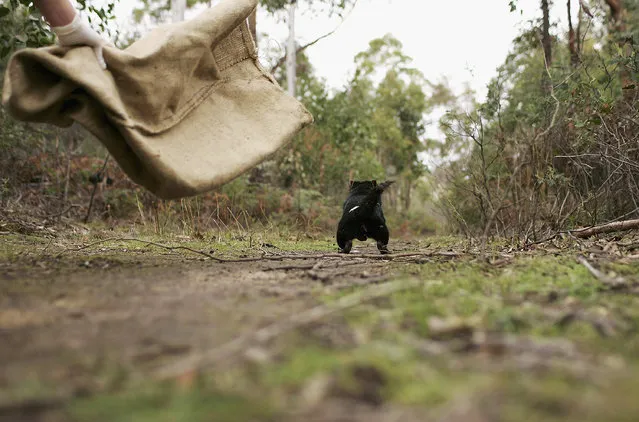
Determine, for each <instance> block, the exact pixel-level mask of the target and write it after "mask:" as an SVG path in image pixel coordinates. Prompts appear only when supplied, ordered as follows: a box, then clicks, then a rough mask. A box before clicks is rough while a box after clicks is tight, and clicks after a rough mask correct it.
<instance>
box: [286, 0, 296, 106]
mask: <svg viewBox="0 0 639 422" xmlns="http://www.w3.org/2000/svg"><path fill="white" fill-rule="evenodd" d="M296 3H297V1H296V0H291V4H290V6H289V9H288V43H287V45H286V50H287V51H286V82H287V84H288V93H289V95H291V96H292V97H294V96H295V76H296V72H295V65H296V62H297V59H296V57H295V56H296V51H295V6H296Z"/></svg>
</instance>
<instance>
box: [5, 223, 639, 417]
mask: <svg viewBox="0 0 639 422" xmlns="http://www.w3.org/2000/svg"><path fill="white" fill-rule="evenodd" d="M105 236H107V235H105V234H99V237H100V238H102V239H104V237H105ZM155 240H156V241H158V242H160V241H164V242H168V243H167V244H169V243H170V244H177V243H179V242H176V241H175V239H164V240H158V239H155ZM10 241H11V242H12V243H11V245H10V246H9V247H6V248H5V252H4V253H5V257H4V258H3V259H0V362H2V364H1V365H0V421H2V422H4V421H5V420H6V421H11V422H16V421H47V422H51V421H54V422H58V421H60V422H62V421H65V422H66V421H72V422H84V421H91V422H100V421H112V420H131V421H146V420H154V421H175V420H185V421H187V420H188V421H189V422H198V421H209V420H215V421H216V422H220V421H221V422H233V421H278V422H280V421H295V422H296V421H310V420H313V421H318V422H319V421H324V422H333V421H352V422H363V421H379V422H382V421H387V420H402V421H409V422H412V421H419V420H425V419H424V418H426V416H425V415H426V414H428V415H429V416H428V418H427V419H428V420H442V421H448V422H458V421H465V420H477V421H480V420H481V421H498V420H499V421H502V420H503V421H516V422H518V421H520V420H530V418H533V419H534V420H549V421H554V420H562V421H577V420H578V421H584V420H589V421H598V420H610V411H611V410H614V411H615V412H616V414H621V415H626V416H629V417H630V418H631V419H623V420H634V419H632V417H634V416H635V415H636V413H637V411H639V407H638V405H637V404H636V400H634V399H630V398H629V397H631V396H633V395H634V394H635V393H637V392H638V391H637V389H636V383H635V382H634V379H636V376H635V375H637V374H638V373H637V370H636V368H639V361H637V358H636V356H638V353H639V335H638V334H637V333H638V331H637V330H636V327H639V294H638V293H639V290H638V289H639V280H638V278H637V276H636V274H639V262H636V261H635V258H634V255H633V250H634V249H633V248H634V246H633V245H634V244H635V243H632V242H631V243H628V242H625V243H621V242H618V245H617V246H615V247H612V246H614V245H613V244H609V243H607V244H604V245H603V246H600V245H599V244H597V243H596V242H593V243H591V244H588V245H585V246H587V247H588V248H589V249H588V250H589V251H591V252H589V254H588V262H589V263H591V264H592V265H593V266H595V267H597V268H600V269H601V270H602V271H604V272H605V273H606V274H609V273H610V274H613V275H614V278H615V280H618V279H619V280H621V279H623V280H624V284H623V285H621V286H620V285H617V284H615V285H614V286H610V285H606V283H605V280H603V279H598V278H597V277H593V276H592V274H591V271H590V270H588V269H587V268H586V266H584V265H582V264H580V262H579V259H577V258H578V257H579V256H580V255H581V253H582V252H581V251H582V250H583V249H582V250H577V249H570V248H568V247H565V249H562V250H560V249H557V248H554V247H550V246H549V247H546V246H544V248H545V249H543V250H541V249H540V250H538V251H534V250H528V251H514V250H512V249H510V248H503V249H501V248H500V247H498V246H491V248H492V249H491V250H492V251H493V252H490V253H489V256H487V257H486V258H488V259H484V258H482V257H479V255H478V254H477V253H476V251H475V252H473V253H468V250H467V248H466V247H465V246H464V242H463V240H456V239H443V240H441V239H440V243H439V244H436V245H434V246H428V244H429V243H430V242H429V241H426V240H425V241H422V242H414V243H410V242H395V243H394V245H393V246H394V247H393V252H395V253H396V255H395V256H396V258H395V259H391V260H389V259H387V258H385V259H379V254H377V251H376V249H375V247H374V246H373V245H362V244H358V246H359V247H358V248H357V250H356V251H355V253H354V254H353V255H352V256H349V257H348V258H347V259H344V258H343V257H337V258H336V257H324V258H318V257H317V256H319V255H322V254H326V253H329V254H330V253H332V252H334V251H333V250H332V249H331V244H330V239H329V240H316V241H310V242H307V243H303V242H300V241H298V240H295V241H291V242H288V241H282V242H281V243H280V247H274V245H272V244H270V243H268V242H264V243H261V244H260V246H258V247H256V246H255V243H254V241H253V240H249V241H248V242H247V241H246V239H243V240H241V241H240V242H239V243H238V242H235V243H229V244H228V245H226V246H224V244H223V243H224V242H218V244H217V245H216V248H217V250H216V251H214V252H211V253H214V256H215V257H220V258H237V257H242V256H254V257H257V256H264V255H267V256H269V257H271V258H276V259H272V260H260V261H253V262H241V263H237V262H236V263H228V262H214V260H210V259H207V258H201V255H199V256H198V255H197V254H195V253H191V252H189V251H186V250H179V251H178V250H171V251H168V250H166V249H162V248H158V247H149V245H144V244H142V243H140V242H138V243H131V242H118V241H117V240H114V241H109V242H104V243H102V242H101V241H100V242H96V244H95V245H94V246H91V247H87V248H84V247H81V248H79V249H78V247H77V246H78V245H82V244H84V245H89V244H93V240H92V239H87V238H82V239H80V240H79V239H77V237H76V238H74V239H72V240H64V239H58V240H56V239H54V240H47V239H36V240H33V239H31V240H30V239H29V238H27V237H15V238H11V239H10ZM229 242H230V241H229ZM287 242H288V243H287ZM455 242H456V244H455V246H454V247H453V248H452V249H455V250H456V251H457V252H455V253H450V252H447V251H450V250H451V244H452V243H455ZM227 243H228V242H227ZM275 243H278V242H275ZM181 244H182V245H188V247H190V248H193V249H196V250H200V251H204V250H207V249H205V248H207V247H208V248H210V245H209V244H207V243H206V242H199V243H198V242H193V241H190V243H181ZM229 245H230V246H229ZM238 245H240V246H238ZM242 245H244V246H242ZM246 245H249V246H248V247H246ZM251 245H252V246H251ZM611 245H612V246H611ZM623 245H630V246H623ZM0 246H2V245H0ZM224 247H226V249H224ZM562 247H563V246H562ZM581 247H582V248H583V247H584V245H581ZM243 248H244V249H243ZM207 251H208V250H207ZM415 251H423V252H425V251H430V252H432V254H429V253H422V255H421V256H420V257H412V258H410V259H408V258H399V256H400V255H402V253H403V252H411V253H412V252H415ZM0 252H2V249H1V248H0ZM559 252H561V253H559ZM207 253H209V252H207ZM296 254H297V255H299V256H309V255H312V256H313V258H312V259H288V258H286V259H285V258H281V256H282V255H296ZM365 255H372V256H373V258H365V257H364V256H365ZM612 270H614V271H615V272H614V273H613V272H611V271H612ZM602 274H603V272H602ZM606 277H609V278H610V277H613V276H606ZM599 278H602V276H600V277H599ZM602 280H603V281H602ZM409 281H410V282H411V283H412V284H410V283H408V282H409ZM400 282H402V283H403V282H406V284H410V286H412V287H409V288H408V289H406V290H402V291H398V292H397V293H396V294H385V295H383V296H381V297H378V298H376V299H374V300H369V301H363V302H362V303H359V304H358V305H357V306H355V307H353V308H349V309H343V310H342V311H340V312H335V313H333V314H331V315H328V316H326V317H322V318H318V319H317V320H316V321H313V322H311V323H308V324H303V325H300V326H298V327H295V328H294V329H291V330H287V331H286V332H284V333H283V334H282V335H277V336H274V337H275V338H269V339H267V340H268V341H262V342H257V341H255V342H242V343H241V345H240V346H241V347H236V348H234V349H233V353H232V354H231V355H230V359H225V360H223V361H222V360H220V361H215V362H208V363H212V364H211V365H207V366H206V367H205V368H202V367H198V366H197V365H195V366H193V365H191V363H192V362H193V361H192V360H191V359H193V358H194V357H198V356H200V355H201V354H202V353H205V354H206V353H207V352H211V351H215V350H217V349H219V348H220V346H226V345H228V344H229V342H234V341H236V340H237V339H242V338H245V336H249V335H250V334H255V333H256V332H258V331H259V330H260V329H262V328H264V327H273V326H277V325H281V324H282V322H283V321H284V322H285V321H287V320H288V319H289V318H290V317H291V315H298V314H299V313H301V312H304V311H308V310H309V309H317V307H318V306H319V307H320V308H327V307H328V306H329V305H327V304H329V303H330V304H334V303H336V302H339V300H341V299H342V298H350V297H352V296H356V295H358V294H361V293H362V292H369V291H371V290H372V289H373V288H375V287H380V288H383V287H384V286H388V285H392V284H395V283H400ZM378 284H381V285H380V286H377V285H378ZM249 337H250V336H249ZM183 362H186V363H187V364H186V365H185V366H179V368H186V369H185V370H184V371H181V370H180V371H177V372H175V373H174V374H173V376H172V377H170V378H169V379H168V382H169V386H167V384H165V381H166V380H165V381H162V382H157V379H156V378H155V376H156V375H157V374H158V371H161V370H163V369H165V368H173V367H174V365H175V364H176V363H183ZM195 362H196V363H197V362H198V361H197V360H196V361H195ZM192 369H195V370H192ZM185 394H186V395H185ZM592 397H595V398H597V400H594V399H591V398H592ZM626 398H628V399H627V400H626ZM608 401H615V403H616V404H615V405H614V407H610V406H607V405H605V404H603V405H602V403H608ZM504 412H505V413H504ZM176 415H180V416H179V417H177V416H176ZM187 415H191V416H187ZM530 415H533V416H534V417H533V416H530ZM435 416H437V417H435ZM586 416H588V417H586ZM211 418H212V419H211ZM440 418H441V419H440ZM618 420H622V419H618Z"/></svg>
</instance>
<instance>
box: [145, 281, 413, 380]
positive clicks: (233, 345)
mask: <svg viewBox="0 0 639 422" xmlns="http://www.w3.org/2000/svg"><path fill="white" fill-rule="evenodd" d="M423 283H424V282H423V281H420V280H415V279H412V280H408V281H404V280H402V281H392V282H388V283H384V284H380V285H375V286H373V287H370V288H368V289H366V290H364V291H358V292H356V293H353V294H350V295H348V296H344V297H341V298H339V299H338V300H337V301H336V302H333V303H330V304H326V305H318V306H315V307H313V308H310V309H306V310H304V311H302V312H299V313H296V314H293V315H291V316H290V317H288V318H287V319H285V320H283V321H277V322H275V323H273V324H270V325H268V326H266V327H264V328H262V329H259V330H257V331H254V332H252V333H249V334H247V335H244V336H240V337H237V338H235V339H233V340H231V341H229V342H227V343H225V344H223V345H222V346H219V347H217V348H215V349H212V350H209V351H206V352H203V353H199V354H193V355H191V356H189V357H187V358H185V359H182V360H178V361H176V362H174V363H172V364H170V365H167V366H164V367H162V368H160V369H159V370H158V371H157V372H156V374H155V375H156V377H157V378H160V379H166V378H173V377H176V376H179V375H181V374H184V373H187V372H190V371H195V370H198V369H202V368H203V367H205V366H208V365H211V364H214V363H216V362H219V361H221V360H223V359H226V358H229V357H231V356H236V355H237V354H238V353H240V352H241V351H242V350H244V349H246V348H247V347H248V346H249V345H250V344H251V343H254V342H259V343H264V342H267V341H271V340H273V339H275V338H276V337H278V336H280V335H281V334H283V333H286V332H288V331H291V330H293V329H295V328H298V327H301V326H304V325H306V324H309V323H312V322H315V321H318V320H320V319H322V318H325V317H327V316H329V315H331V314H334V313H336V312H339V311H344V310H346V309H348V308H352V307H355V306H357V305H360V304H362V303H364V302H367V301H370V300H373V299H376V298H379V297H383V296H388V295H390V294H393V293H395V292H398V291H401V290H407V289H410V288H413V287H417V286H419V285H421V284H423Z"/></svg>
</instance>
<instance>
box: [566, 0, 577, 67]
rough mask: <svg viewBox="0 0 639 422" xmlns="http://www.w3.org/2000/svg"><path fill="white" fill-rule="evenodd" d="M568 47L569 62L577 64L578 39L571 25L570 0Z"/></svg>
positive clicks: (569, 4) (569, 2)
mask: <svg viewBox="0 0 639 422" xmlns="http://www.w3.org/2000/svg"><path fill="white" fill-rule="evenodd" d="M567 8H568V49H569V50H570V64H571V65H572V67H577V66H578V65H579V49H578V48H579V41H578V40H577V34H576V33H575V29H574V28H573V26H572V14H571V10H570V8H571V1H570V0H568V4H567Z"/></svg>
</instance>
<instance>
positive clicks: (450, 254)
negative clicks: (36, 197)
mask: <svg viewBox="0 0 639 422" xmlns="http://www.w3.org/2000/svg"><path fill="white" fill-rule="evenodd" d="M107 242H140V243H144V244H146V245H151V246H156V247H158V248H162V249H166V250H170V251H172V250H178V249H181V250H185V251H189V252H193V253H196V254H198V255H202V256H205V257H207V258H210V259H212V260H214V261H216V262H225V263H237V262H259V261H282V260H285V259H326V258H339V259H345V260H350V259H361V258H365V259H379V260H393V259H397V258H412V257H432V256H443V257H450V258H455V257H459V256H463V255H468V254H467V253H458V252H449V251H432V252H409V253H401V254H387V255H381V254H380V255H373V254H342V253H326V254H314V255H302V254H299V255H274V256H271V255H269V256H261V257H254V258H231V259H224V258H218V257H216V256H213V255H212V254H210V253H207V252H204V251H199V250H197V249H193V248H189V247H188V246H167V245H162V244H161V243H156V242H151V241H149V240H143V239H137V238H134V237H110V238H107V239H102V240H97V241H95V242H91V243H88V244H86V245H82V246H79V247H77V248H73V249H66V250H65V251H63V252H61V253H60V254H58V256H61V255H62V254H63V253H64V252H67V251H70V252H78V251H81V250H83V249H87V248H90V247H92V246H96V245H99V244H102V243H107Z"/></svg>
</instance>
